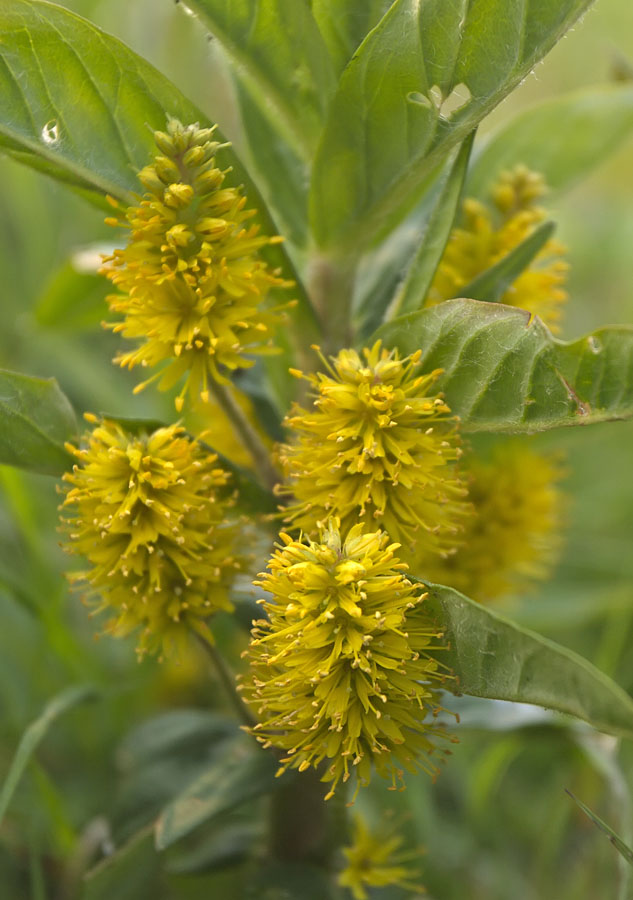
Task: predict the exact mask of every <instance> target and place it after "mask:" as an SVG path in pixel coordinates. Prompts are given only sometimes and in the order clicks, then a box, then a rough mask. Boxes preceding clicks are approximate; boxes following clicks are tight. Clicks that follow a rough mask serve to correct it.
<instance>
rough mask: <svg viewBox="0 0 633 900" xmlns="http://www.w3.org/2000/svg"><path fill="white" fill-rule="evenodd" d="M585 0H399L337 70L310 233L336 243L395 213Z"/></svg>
mask: <svg viewBox="0 0 633 900" xmlns="http://www.w3.org/2000/svg"><path fill="white" fill-rule="evenodd" d="M590 5H591V0H475V2H471V3H469V4H467V5H465V4H464V3H463V0H426V2H423V3H421V2H420V0H396V2H395V3H394V4H393V6H392V7H391V9H390V10H389V12H388V13H387V14H386V16H384V18H383V19H382V20H381V22H380V23H379V25H378V26H377V27H376V28H375V29H374V30H373V31H372V32H370V34H369V35H368V36H367V38H366V39H365V40H364V41H363V43H362V44H361V46H360V48H359V50H358V52H357V53H356V54H355V55H354V57H353V59H352V60H351V61H350V63H349V65H348V66H347V68H346V69H345V71H344V72H343V75H342V77H341V81H340V84H339V87H338V90H337V92H336V94H335V96H334V99H333V101H332V103H331V106H330V112H329V115H328V119H327V122H326V126H325V131H324V135H323V139H322V141H321V144H320V146H319V150H318V153H317V157H316V160H315V166H314V175H313V181H312V191H311V217H312V224H313V230H314V234H315V237H316V240H317V242H318V243H319V244H320V245H321V246H322V247H328V248H333V247H337V248H338V251H339V252H345V251H346V250H349V248H350V247H358V246H359V245H364V244H366V243H367V242H369V241H370V240H371V239H372V238H375V236H376V235H377V234H379V233H384V230H386V229H388V228H390V227H392V226H393V222H394V220H397V219H399V218H402V215H403V212H404V211H406V209H408V208H411V207H412V206H413V205H414V204H415V202H416V201H417V199H418V197H419V193H420V182H421V180H422V179H423V177H424V175H425V173H426V172H427V171H428V170H429V167H430V166H432V165H435V164H436V163H437V162H438V160H439V159H441V158H443V157H445V155H446V153H447V152H448V151H449V150H450V148H451V147H453V146H454V145H455V144H457V143H459V142H460V141H462V140H464V138H465V137H466V135H467V134H468V133H469V132H470V131H472V130H473V128H475V126H476V125H477V124H478V123H479V122H480V121H481V119H482V118H483V117H484V116H485V115H486V114H487V113H488V112H490V110H491V109H493V108H494V107H495V106H496V105H497V104H498V103H499V102H500V101H501V100H502V99H503V98H504V97H505V96H506V95H507V94H508V93H509V92H510V91H511V90H512V89H513V88H514V87H515V86H516V85H517V84H518V83H519V82H520V81H521V79H522V78H524V77H525V76H526V75H527V74H528V72H530V70H531V69H532V68H533V67H534V65H535V64H536V63H537V62H538V61H539V60H540V59H542V57H543V56H544V55H545V54H546V53H547V52H548V51H549V50H550V49H551V48H552V47H553V46H554V44H555V43H556V41H557V40H558V39H559V38H560V37H561V36H562V35H563V34H564V33H565V32H566V31H567V30H568V29H569V28H570V27H571V26H572V25H573V24H574V22H575V21H576V20H577V19H578V17H579V16H580V15H581V14H582V13H583V12H584V11H585V10H586V9H587V8H588V7H589V6H590Z"/></svg>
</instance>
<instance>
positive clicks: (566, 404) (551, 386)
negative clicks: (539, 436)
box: [369, 300, 633, 433]
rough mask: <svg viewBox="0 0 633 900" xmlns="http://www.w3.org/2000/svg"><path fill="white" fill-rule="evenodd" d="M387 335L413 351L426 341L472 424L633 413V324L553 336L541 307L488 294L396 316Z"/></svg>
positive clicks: (528, 425) (495, 426)
mask: <svg viewBox="0 0 633 900" xmlns="http://www.w3.org/2000/svg"><path fill="white" fill-rule="evenodd" d="M377 338H381V339H382V341H383V342H384V344H385V346H387V347H397V348H398V349H399V350H400V352H401V353H402V354H403V355H406V354H409V353H413V352H415V351H416V350H418V349H421V350H422V353H423V356H422V366H423V368H424V370H425V371H430V370H432V369H436V368H440V369H443V373H444V374H443V375H442V376H441V377H440V379H439V381H438V389H440V390H442V391H444V392H445V394H446V400H447V402H448V404H449V406H450V407H451V409H452V410H453V412H455V413H456V414H457V415H459V416H460V418H461V420H462V428H463V430H464V431H498V432H504V431H505V432H517V433H530V432H535V431H545V430H547V429H549V428H557V427H560V426H562V425H589V424H592V423H595V422H608V421H611V420H613V419H626V418H630V417H631V416H633V326H628V325H619V326H607V327H605V328H600V329H598V330H597V331H595V332H593V333H592V334H589V335H587V336H586V337H583V338H580V339H579V340H577V341H571V342H565V341H559V340H557V339H556V338H554V337H552V335H551V334H550V332H549V331H548V329H547V328H546V327H545V325H543V323H542V322H541V320H540V319H539V318H538V317H537V316H531V315H530V314H529V313H528V312H526V311H525V310H521V309H516V308H515V307H512V306H504V305H502V304H500V303H483V302H481V301H479V300H448V301H447V302H445V303H441V304H439V306H433V307H431V308H430V309H424V310H422V311H421V312H417V313H412V314H411V315H409V316H402V317H401V318H399V319H394V320H393V322H389V323H388V324H386V325H383V326H382V328H379V329H378V331H377V332H375V334H374V335H373V337H372V338H371V339H370V341H369V343H371V342H372V341H374V340H376V339H377Z"/></svg>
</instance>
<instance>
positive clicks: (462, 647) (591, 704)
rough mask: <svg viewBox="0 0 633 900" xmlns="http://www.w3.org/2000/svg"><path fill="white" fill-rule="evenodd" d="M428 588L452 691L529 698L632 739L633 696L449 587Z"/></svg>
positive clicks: (578, 660)
mask: <svg viewBox="0 0 633 900" xmlns="http://www.w3.org/2000/svg"><path fill="white" fill-rule="evenodd" d="M427 586H428V590H429V599H428V601H427V602H428V604H429V606H430V608H431V609H432V610H434V611H435V612H436V614H437V617H438V619H439V621H440V622H441V623H442V628H443V629H444V632H445V637H446V645H447V650H446V651H442V652H441V660H442V663H444V664H445V665H446V666H448V668H450V669H451V670H452V671H453V673H454V674H455V676H456V682H455V690H456V692H459V693H462V694H470V695H472V696H474V697H487V698H489V699H493V700H512V701H516V702H519V703H532V704H534V705H536V706H543V707H545V709H551V710H556V711H558V712H561V713H566V714H567V715H570V716H574V717H575V718H577V719H582V720H583V721H584V722H588V723H589V724H590V725H591V726H592V727H593V728H596V729H597V730H598V731H603V732H605V733H607V734H615V735H618V736H620V737H626V738H629V739H633V699H632V698H631V697H629V695H628V694H626V693H625V692H624V691H623V690H622V688H621V687H619V686H618V685H617V684H616V683H615V682H614V681H612V680H611V679H610V678H609V677H608V676H607V675H605V674H604V673H602V672H601V671H600V670H599V669H596V668H595V666H592V665H591V663H589V662H587V660H585V659H583V658H582V657H581V656H578V654H576V653H573V652H572V651H571V650H568V649H567V648H566V647H562V646H560V645H559V644H556V643H554V641H550V640H549V639H548V638H544V637H542V636H541V635H539V634H536V632H534V631H528V630H527V629H524V628H520V627H519V626H518V625H516V624H515V623H514V622H511V621H510V620H509V619H506V618H505V617H504V616H502V615H500V614H499V613H497V612H494V611H493V610H492V609H490V608H489V607H486V606H483V605H482V604H480V603H476V602H475V601H474V600H470V599H468V597H465V596H464V595H463V594H460V593H458V592H457V591H454V590H452V588H449V587H443V586H441V585H436V584H430V585H427ZM447 706H448V708H449V709H450V700H448V701H447Z"/></svg>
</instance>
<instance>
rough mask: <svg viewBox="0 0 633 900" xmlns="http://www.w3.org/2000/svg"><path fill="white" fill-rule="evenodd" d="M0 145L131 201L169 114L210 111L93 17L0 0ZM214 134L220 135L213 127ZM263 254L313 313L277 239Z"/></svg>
mask: <svg viewBox="0 0 633 900" xmlns="http://www.w3.org/2000/svg"><path fill="white" fill-rule="evenodd" d="M0 93H1V94H2V97H3V104H2V108H1V109H0V147H3V148H4V149H5V150H6V151H7V152H9V153H10V154H11V153H15V152H16V151H17V153H18V154H19V159H20V161H21V162H24V163H27V164H32V165H33V166H34V168H37V169H38V170H40V171H45V172H47V173H48V174H49V175H51V176H52V177H54V178H58V179H60V180H62V181H65V182H67V183H69V184H72V185H78V186H79V187H82V188H91V189H92V190H93V191H98V192H100V193H106V194H111V195H112V196H114V197H117V198H119V199H121V200H123V201H124V202H131V200H132V195H133V192H135V191H139V189H140V187H141V186H140V182H139V181H138V180H137V177H136V173H137V172H139V171H140V169H142V168H143V167H144V166H145V165H146V164H147V163H148V161H149V160H151V158H152V157H153V156H155V154H156V147H155V145H154V141H153V137H152V131H155V130H157V129H164V127H165V123H166V119H167V117H168V116H173V117H175V118H177V119H180V120H181V121H182V122H184V123H188V122H200V123H201V124H203V125H205V124H208V123H207V120H206V117H205V116H204V115H203V114H202V113H201V112H200V110H198V109H197V108H196V107H195V106H194V105H193V104H192V103H191V102H190V101H189V100H187V99H186V98H185V97H184V96H183V95H182V94H181V93H180V91H179V90H178V89H177V88H176V87H175V86H174V85H173V84H172V83H171V82H170V81H169V80H168V79H167V78H165V77H164V76H163V75H161V74H160V72H158V71H156V69H154V67H153V66H151V65H150V64H149V63H147V62H146V61H145V60H143V59H141V57H140V56H137V55H136V53H134V52H133V51H132V50H130V49H129V48H128V47H126V45H125V44H122V43H121V42H120V41H118V40H117V39H116V38H113V37H112V36H110V35H108V34H105V33H104V32H103V31H101V30H100V29H99V28H97V27H96V26H95V25H93V24H92V23H91V22H88V21H86V20H85V19H82V18H81V17H80V16H77V15H75V14H74V13H71V12H69V11H68V10H66V9H62V8H61V7H59V6H55V5H53V4H52V3H46V2H43V0H0ZM216 135H217V136H218V139H219V140H223V137H222V135H221V134H220V133H219V132H216ZM218 159H219V160H220V164H221V165H222V166H224V167H229V168H231V170H232V174H231V182H232V183H233V184H235V183H237V184H243V185H244V190H245V193H246V194H247V196H248V198H249V202H250V203H251V204H252V205H253V206H255V207H256V208H257V210H258V212H259V219H260V221H261V223H262V226H263V229H264V231H265V232H266V233H267V234H276V233H277V228H276V226H275V223H274V222H273V220H272V218H271V217H270V215H269V213H268V210H267V208H266V205H265V203H264V202H263V200H262V198H261V195H260V194H259V191H258V190H257V188H256V186H255V184H254V183H253V181H252V179H251V178H250V177H249V175H248V172H247V171H246V170H245V168H244V166H243V165H242V163H241V162H240V160H239V159H238V157H237V155H236V154H235V153H234V151H233V150H231V148H230V147H226V148H224V149H223V150H221V151H219V153H218ZM266 258H267V260H268V261H269V262H270V263H271V265H273V266H279V267H281V268H282V270H283V271H284V272H285V273H286V274H287V275H288V277H291V278H293V279H294V280H295V281H297V288H296V289H295V293H294V296H296V297H298V299H299V301H300V307H299V309H298V310H297V313H296V314H297V315H298V317H299V318H300V319H301V320H302V321H305V322H308V323H312V327H314V323H315V321H316V320H315V317H314V313H313V311H312V309H311V307H310V305H309V301H308V300H307V297H306V294H305V291H304V290H303V288H302V286H301V283H300V279H299V278H298V277H297V273H296V270H295V268H294V266H293V265H292V263H291V262H290V260H289V258H288V256H287V254H286V252H285V250H284V249H283V246H282V245H274V246H272V247H270V248H267V251H266Z"/></svg>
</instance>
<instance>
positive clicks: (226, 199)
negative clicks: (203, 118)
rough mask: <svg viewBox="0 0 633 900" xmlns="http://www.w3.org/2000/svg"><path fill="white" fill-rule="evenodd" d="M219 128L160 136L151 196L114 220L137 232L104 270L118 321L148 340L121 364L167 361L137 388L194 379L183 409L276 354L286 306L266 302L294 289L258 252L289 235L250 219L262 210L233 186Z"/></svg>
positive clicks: (127, 332)
mask: <svg viewBox="0 0 633 900" xmlns="http://www.w3.org/2000/svg"><path fill="white" fill-rule="evenodd" d="M213 130H214V129H212V128H199V127H198V125H187V126H183V125H181V124H180V123H179V122H177V121H176V120H174V119H172V120H171V121H170V122H169V124H168V128H167V132H166V133H163V132H156V134H155V140H156V144H157V146H158V149H159V150H160V155H158V156H157V157H156V158H155V160H154V162H153V164H152V165H150V166H147V167H146V168H145V169H143V170H142V171H141V172H140V174H139V179H140V181H141V182H142V184H143V186H144V187H145V189H146V191H147V193H146V194H145V196H144V197H143V199H142V200H141V201H140V203H139V205H138V206H131V207H129V208H127V209H126V210H125V219H124V218H122V216H121V217H114V218H112V219H110V220H108V221H109V222H110V223H111V224H113V225H125V226H126V227H127V228H128V229H129V232H130V237H129V242H128V244H127V246H126V247H125V248H124V249H120V250H115V251H114V252H113V254H112V255H111V256H110V257H108V258H107V259H106V260H105V266H104V268H103V272H104V273H105V274H106V275H107V276H108V278H110V280H111V281H112V282H113V284H114V285H116V287H117V288H118V289H119V291H120V293H118V294H114V295H112V296H111V297H110V298H109V304H110V308H111V310H112V311H113V312H116V313H120V314H121V315H122V316H123V319H122V321H120V322H118V323H116V324H114V325H112V326H110V327H112V328H113V330H114V331H115V332H120V333H121V334H122V335H123V337H126V338H131V339H134V340H138V341H140V344H139V346H138V347H137V348H136V349H135V350H131V351H128V352H126V353H122V354H120V356H119V357H118V358H117V360H116V361H117V362H118V363H119V364H120V365H121V366H127V367H128V368H130V369H132V368H133V367H135V366H137V365H140V366H148V367H154V366H156V365H159V364H161V363H163V364H165V365H164V366H163V368H161V370H160V371H159V372H158V373H157V374H155V375H154V376H153V377H152V378H150V379H149V380H148V381H145V382H143V383H142V384H140V385H138V387H137V390H141V389H142V388H143V387H145V385H146V384H148V383H149V381H152V380H154V379H160V382H159V386H160V387H161V388H162V389H167V388H170V387H172V386H173V385H175V384H176V383H177V382H178V381H180V379H181V378H182V377H183V376H185V375H186V376H187V379H186V382H185V387H184V388H183V391H182V393H181V394H180V396H179V397H178V399H177V403H176V405H177V408H178V409H181V408H182V405H183V403H184V394H185V391H186V390H188V391H189V392H190V395H191V396H192V397H197V396H198V395H200V396H202V398H203V400H207V399H208V388H209V379H216V380H219V381H226V377H225V375H224V374H223V370H224V371H225V372H226V371H229V372H230V371H232V370H234V369H236V368H238V367H247V366H250V365H252V360H249V359H248V358H247V357H245V356H244V354H245V353H251V354H252V353H262V352H271V351H273V349H274V348H272V345H271V342H270V337H271V334H272V331H273V328H274V327H275V325H276V324H277V323H278V322H279V321H280V315H279V309H278V308H276V309H265V308H263V306H262V303H263V301H264V300H265V298H266V295H267V293H268V292H269V290H270V289H271V288H272V287H280V286H288V285H289V282H284V281H283V280H282V279H281V278H280V277H279V273H278V272H276V271H271V270H270V269H269V268H268V266H267V265H266V264H265V263H264V262H263V260H262V259H261V258H260V255H259V253H260V251H261V250H262V248H263V247H265V246H266V245H267V244H272V243H275V242H277V241H278V240H280V239H279V238H276V237H272V238H271V237H263V236H261V235H260V234H259V228H258V226H257V225H253V224H250V225H249V224H248V223H249V220H250V219H251V218H252V216H253V215H254V214H255V211H254V210H250V209H246V198H245V197H244V196H243V195H242V193H241V190H240V189H239V188H236V187H227V186H225V185H224V179H225V175H226V172H225V171H222V170H221V169H219V168H218V167H217V165H216V161H215V154H216V152H217V151H218V149H220V148H221V146H222V145H220V144H219V143H218V142H217V141H214V140H213ZM115 205H116V204H115ZM125 220H127V221H125Z"/></svg>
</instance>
